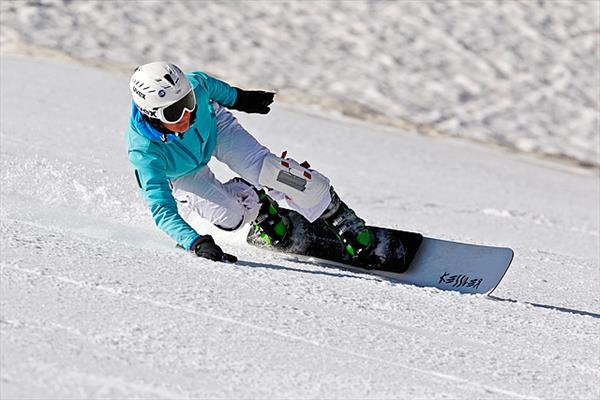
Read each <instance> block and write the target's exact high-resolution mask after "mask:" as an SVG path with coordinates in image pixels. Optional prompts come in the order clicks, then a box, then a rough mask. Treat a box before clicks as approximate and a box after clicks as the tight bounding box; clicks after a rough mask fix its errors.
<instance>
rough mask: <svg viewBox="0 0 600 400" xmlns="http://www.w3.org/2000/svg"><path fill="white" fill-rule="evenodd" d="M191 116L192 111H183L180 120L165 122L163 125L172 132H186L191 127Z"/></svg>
mask: <svg viewBox="0 0 600 400" xmlns="http://www.w3.org/2000/svg"><path fill="white" fill-rule="evenodd" d="M190 118H191V113H190V112H189V111H185V112H184V113H183V117H182V118H181V119H180V120H179V122H176V123H174V124H169V123H167V122H163V126H164V127H165V128H167V129H168V130H170V131H171V132H185V131H187V130H188V128H189V127H190Z"/></svg>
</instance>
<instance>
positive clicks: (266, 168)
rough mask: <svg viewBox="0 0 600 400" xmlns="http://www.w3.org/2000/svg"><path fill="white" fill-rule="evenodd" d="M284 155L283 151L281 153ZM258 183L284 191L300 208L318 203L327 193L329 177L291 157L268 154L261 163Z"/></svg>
mask: <svg viewBox="0 0 600 400" xmlns="http://www.w3.org/2000/svg"><path fill="white" fill-rule="evenodd" d="M283 156H284V157H285V153H284V155H283ZM258 183H260V184H261V185H263V186H265V187H267V188H269V189H274V190H277V191H279V192H282V193H284V194H285V195H286V196H288V197H289V198H290V199H292V200H293V201H294V203H296V204H297V205H299V206H300V207H302V208H311V207H314V206H316V205H318V204H319V203H320V202H322V201H323V199H324V198H325V197H327V196H328V195H329V186H330V185H329V179H327V178H326V177H325V176H323V175H321V174H320V173H319V172H317V171H314V170H309V169H308V168H305V167H303V166H302V165H300V164H299V163H298V162H297V161H295V160H292V159H291V158H282V157H277V156H276V155H274V154H268V155H267V156H266V157H265V158H264V160H263V163H262V167H261V170H260V175H259V177H258Z"/></svg>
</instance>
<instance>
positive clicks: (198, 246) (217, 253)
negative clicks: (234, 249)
mask: <svg viewBox="0 0 600 400" xmlns="http://www.w3.org/2000/svg"><path fill="white" fill-rule="evenodd" d="M190 250H191V251H192V252H194V254H196V255H197V256H198V257H203V258H208V259H209V260H213V261H223V262H229V263H234V262H236V261H237V257H236V256H232V255H231V254H227V253H223V250H221V248H220V247H219V246H217V244H216V243H215V241H214V239H213V238H212V236H210V235H204V236H200V237H199V238H198V239H196V241H195V242H194V243H193V244H192V248H191V249H190Z"/></svg>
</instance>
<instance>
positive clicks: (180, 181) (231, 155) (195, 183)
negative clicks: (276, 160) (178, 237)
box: [171, 103, 331, 230]
mask: <svg viewBox="0 0 600 400" xmlns="http://www.w3.org/2000/svg"><path fill="white" fill-rule="evenodd" d="M213 104H214V105H215V112H216V116H217V141H216V146H215V150H214V152H213V156H214V157H216V158H217V160H219V161H221V162H223V163H225V164H226V165H227V166H229V168H231V170H233V171H234V172H236V173H237V174H239V176H240V177H242V178H243V179H244V180H246V181H248V182H249V183H250V184H251V185H253V186H254V187H256V188H257V189H261V188H262V186H261V185H260V184H259V183H258V177H259V175H260V170H261V167H262V163H263V160H264V158H265V157H266V156H267V155H268V154H270V151H269V149H267V148H266V147H265V146H263V145H261V144H260V143H258V141H257V140H256V139H255V138H254V137H253V136H252V135H250V134H249V133H248V132H247V131H246V130H245V129H244V128H243V127H242V126H241V125H240V124H239V123H238V121H237V120H236V118H235V117H234V116H233V114H231V113H230V112H229V111H227V110H226V109H225V108H224V107H221V106H219V105H218V104H217V103H213ZM171 183H172V185H173V196H174V197H175V199H177V201H179V202H180V204H181V205H182V206H184V207H188V208H189V209H190V211H192V212H195V213H197V214H199V215H200V216H201V217H202V218H204V219H207V220H208V221H210V222H211V223H212V224H214V225H216V226H218V227H219V228H222V229H226V230H233V229H237V228H239V227H241V226H242V225H244V224H245V223H246V222H250V221H253V220H254V218H256V215H257V214H258V209H259V208H260V204H259V201H258V195H257V194H256V192H255V191H254V189H252V188H251V187H249V186H248V185H246V184H245V183H243V182H240V181H238V180H230V181H228V182H226V183H221V182H220V181H218V180H217V179H216V178H215V175H214V174H213V173H212V171H211V170H210V168H209V167H208V166H206V167H205V168H202V169H201V170H200V171H198V172H196V173H195V174H191V175H186V176H182V177H181V178H177V179H174V180H173V181H172V182H171ZM269 195H270V196H271V197H273V198H274V199H275V200H283V199H284V198H285V200H286V203H287V205H288V206H289V207H290V208H291V209H293V210H295V211H297V212H299V213H300V214H302V215H303V216H304V217H305V218H306V219H308V220H309V221H314V220H316V219H317V218H319V217H320V216H321V214H323V211H325V209H326V208H327V206H328V205H329V203H330V201H331V198H330V197H329V196H326V197H325V198H323V200H322V201H321V202H319V204H317V205H316V206H314V207H312V208H310V209H304V208H301V207H299V206H298V205H297V204H295V203H294V201H293V199H290V197H289V193H281V192H276V191H270V192H269Z"/></svg>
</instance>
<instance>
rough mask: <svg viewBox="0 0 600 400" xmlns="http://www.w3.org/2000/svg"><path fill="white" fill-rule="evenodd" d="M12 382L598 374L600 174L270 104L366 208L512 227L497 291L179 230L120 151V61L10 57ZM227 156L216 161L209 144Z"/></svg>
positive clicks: (488, 383)
mask: <svg viewBox="0 0 600 400" xmlns="http://www.w3.org/2000/svg"><path fill="white" fill-rule="evenodd" d="M0 72H1V74H0V77H1V81H0V87H1V88H2V89H1V97H0V104H1V109H0V110H1V115H0V117H1V119H0V121H1V125H0V140H1V149H0V150H1V167H0V170H1V180H0V183H1V197H0V200H1V214H0V230H1V237H0V240H1V248H0V250H1V252H0V266H1V270H0V278H1V280H0V397H1V398H3V399H11V398H64V399H68V398H290V399H292V398H353V399H358V398H361V399H385V398H389V399H391V398H407V397H410V398H432V399H441V398H452V399H458V398H464V399H472V398H478V399H479V398H493V399H508V398H516V399H521V398H548V399H559V398H560V399H564V398H589V399H597V398H598V397H599V396H600V384H599V382H600V356H599V353H598V349H599V348H600V299H599V293H600V277H599V275H598V274H599V271H598V266H599V210H598V204H599V201H600V194H599V190H600V188H599V186H598V185H599V180H598V175H597V173H596V172H594V171H590V170H581V169H574V168H571V167H566V166H562V165H560V164H550V163H547V162H541V161H538V160H536V159H534V158H530V157H527V156H519V155H515V154H511V153H508V152H505V151H503V150H499V149H496V148H491V147H482V146H479V145H475V144H472V143H468V142H463V141H457V140H454V139H441V138H432V137H425V136H419V135H415V134H410V133H406V132H402V131H399V130H394V129H391V128H385V127H381V126H377V125H373V124H367V123H363V122H358V121H355V120H350V119H346V118H341V117H335V116H332V115H327V114H317V113H314V112H312V113H309V112H306V111H305V110H302V109H299V108H293V107H291V106H287V105H282V104H278V105H276V106H275V107H274V109H273V112H272V113H271V114H269V115H268V116H249V115H245V114H241V115H239V118H240V120H241V121H242V122H243V124H244V125H245V126H246V127H247V128H248V129H249V130H250V131H251V132H253V133H254V134H255V135H256V136H257V137H258V138H259V139H260V140H261V141H262V142H263V143H265V144H267V145H268V146H270V147H271V149H273V151H282V150H285V149H287V150H288V151H289V153H290V154H291V155H292V156H294V157H296V158H297V159H299V160H300V161H302V160H303V159H305V158H306V159H308V160H309V161H310V162H311V163H312V165H313V166H315V167H316V168H318V169H320V170H321V171H322V172H324V173H326V174H327V175H329V176H330V177H331V178H332V180H333V182H334V184H335V186H336V189H337V190H338V191H339V193H340V194H341V195H342V196H343V197H344V198H345V199H346V201H347V202H348V203H349V204H350V205H351V206H353V207H354V208H355V209H356V210H357V212H358V213H359V214H360V215H362V216H364V217H365V218H366V219H367V220H368V221H369V222H370V223H373V224H378V225H384V226H390V227H395V228H403V229H407V230H416V231H421V232H423V233H425V234H427V235H429V236H434V237H440V238H446V239H455V240H461V241H467V242H476V243H482V244H493V245H502V246H509V247H512V248H514V249H515V253H516V258H515V261H514V263H513V265H512V267H511V269H510V270H509V272H508V274H507V276H506V277H505V278H504V281H503V282H502V283H501V285H500V286H499V288H498V289H497V290H496V292H495V293H494V294H495V297H494V298H489V297H485V296H474V295H461V294H458V293H455V292H442V291H438V290H434V289H427V288H419V287H413V286H407V285H402V284H398V283H397V282H393V281H389V280H386V279H383V278H381V277H377V276H374V275H369V274H366V273H355V272H350V271H346V270H341V269H327V268H323V267H319V266H317V265H313V264H311V263H306V262H298V261H295V260H294V259H293V258H290V257H286V256H281V255H275V254H271V253H265V252H257V251H256V250H255V249H253V248H250V247H249V246H247V245H245V244H244V241H243V233H239V234H223V233H219V232H217V231H215V230H214V229H211V228H210V227H206V226H204V225H203V224H202V222H201V221H199V220H197V219H195V218H194V217H193V216H190V218H191V220H192V221H193V223H194V224H195V226H197V227H198V229H199V230H200V231H202V232H209V233H211V234H213V235H215V237H216V238H217V241H218V243H220V244H222V246H223V247H224V248H225V249H226V250H227V251H230V252H231V253H234V254H236V255H237V256H238V257H239V258H240V262H239V263H238V264H236V265H226V264H220V263H213V262H210V261H206V260H202V259H198V258H195V257H192V256H191V255H189V254H186V253H184V252H181V251H178V250H176V249H175V248H174V243H172V242H171V241H170V240H169V239H168V238H167V237H166V236H165V235H163V234H162V233H160V232H159V231H158V230H157V229H156V228H155V227H154V226H153V223H152V221H151V218H150V216H149V212H148V211H147V210H146V207H145V205H144V204H143V201H142V199H141V197H140V196H139V195H138V194H137V193H136V185H135V179H134V177H133V174H132V171H131V169H130V167H129V165H128V163H127V160H126V154H125V145H124V143H123V132H124V129H125V126H126V123H127V118H128V113H129V109H130V99H129V94H128V89H127V81H128V75H127V74H121V73H115V72H108V71H103V70H99V69H94V68H90V67H84V66H80V65H76V64H68V63H65V62H62V61H56V60H55V61H52V60H43V59H32V58H22V57H14V56H13V57H3V58H2V63H1V71H0ZM214 168H215V169H216V170H217V171H218V173H219V174H220V175H221V176H227V171H226V169H225V168H223V167H222V166H219V165H214Z"/></svg>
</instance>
